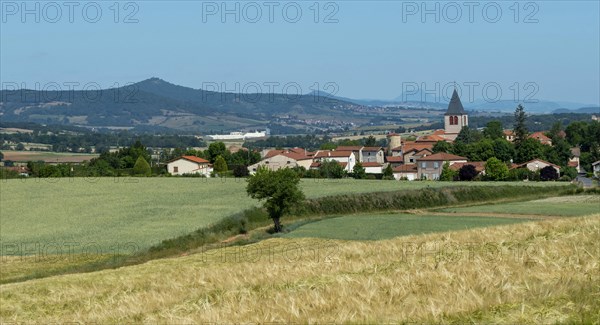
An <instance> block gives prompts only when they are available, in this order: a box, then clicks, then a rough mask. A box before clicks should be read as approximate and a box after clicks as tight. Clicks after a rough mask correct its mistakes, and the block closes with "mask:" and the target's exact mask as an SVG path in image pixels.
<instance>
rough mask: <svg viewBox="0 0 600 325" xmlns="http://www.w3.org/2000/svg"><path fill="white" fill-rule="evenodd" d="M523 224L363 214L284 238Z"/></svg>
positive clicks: (373, 236) (385, 235)
mask: <svg viewBox="0 0 600 325" xmlns="http://www.w3.org/2000/svg"><path fill="white" fill-rule="evenodd" d="M523 221H529V219H524V218H490V217H470V216H469V217H462V216H438V215H433V216H432V215H414V214H401V213H388V214H364V215H352V216H345V217H338V218H331V219H326V220H321V221H317V222H313V223H309V224H306V225H304V226H301V227H299V228H298V229H296V230H294V231H292V232H290V233H288V234H286V235H285V236H284V237H287V238H300V237H313V238H330V239H346V240H379V239H389V238H394V237H398V236H408V235H419V234H426V233H432V232H444V231H451V230H465V229H469V228H477V227H487V226H496V225H506V224H512V223H517V222H523Z"/></svg>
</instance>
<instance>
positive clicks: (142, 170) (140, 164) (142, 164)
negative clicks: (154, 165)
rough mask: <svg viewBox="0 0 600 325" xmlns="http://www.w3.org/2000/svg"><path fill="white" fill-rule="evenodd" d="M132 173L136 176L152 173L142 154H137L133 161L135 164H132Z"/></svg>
mask: <svg viewBox="0 0 600 325" xmlns="http://www.w3.org/2000/svg"><path fill="white" fill-rule="evenodd" d="M133 174H134V175H137V176H150V174H152V170H151V169H150V165H149V164H148V162H147V161H146V159H144V157H143V156H139V157H138V159H137V160H136V161H135V165H133Z"/></svg>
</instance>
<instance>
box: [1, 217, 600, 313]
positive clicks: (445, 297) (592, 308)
mask: <svg viewBox="0 0 600 325" xmlns="http://www.w3.org/2000/svg"><path fill="white" fill-rule="evenodd" d="M599 241H600V215H599V214H597V215H594V216H590V217H579V218H564V219H555V220H547V221H537V222H527V223H521V224H515V225H505V226H498V227H491V228H477V229H471V230H466V231H458V232H446V233H434V234H428V235H420V236H408V237H399V238H395V239H391V240H382V241H335V240H322V239H286V238H279V239H269V240H266V241H263V242H260V243H257V244H252V245H249V246H245V247H239V246H236V247H228V248H222V249H218V250H213V251H209V252H206V253H204V254H195V255H190V256H185V257H179V258H172V259H163V260H155V261H151V262H148V263H145V264H142V265H136V266H131V267H124V268H120V269H116V270H105V271H100V272H94V273H87V274H76V275H65V276H57V277H50V278H45V279H39V280H32V281H27V282H23V283H14V284H7V285H3V286H2V287H1V289H2V290H1V292H0V299H1V300H2V308H1V309H0V321H2V322H43V323H48V322H61V323H62V322H95V323H102V324H110V323H128V322H135V323H141V322H146V323H177V324H183V323H191V322H212V323H236V322H249V323H266V322H279V323H290V322H295V323H317V322H319V323H336V324H339V323H388V322H393V323H397V322H417V323H432V322H455V323H470V322H477V323H506V324H517V323H538V324H539V323H545V324H548V323H595V322H598V321H599V320H600V299H598V297H599V295H600V285H599V284H600V274H599V273H598V267H599V262H598V261H599V259H600V252H599V247H598V242H599Z"/></svg>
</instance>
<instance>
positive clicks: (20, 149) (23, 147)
mask: <svg viewBox="0 0 600 325" xmlns="http://www.w3.org/2000/svg"><path fill="white" fill-rule="evenodd" d="M15 149H16V150H19V151H22V150H25V146H24V145H23V144H22V143H21V142H19V143H17V146H16V147H15Z"/></svg>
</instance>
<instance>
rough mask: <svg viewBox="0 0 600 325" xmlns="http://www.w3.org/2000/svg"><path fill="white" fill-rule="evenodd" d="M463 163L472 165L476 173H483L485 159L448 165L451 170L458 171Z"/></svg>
mask: <svg viewBox="0 0 600 325" xmlns="http://www.w3.org/2000/svg"><path fill="white" fill-rule="evenodd" d="M465 165H473V167H475V171H476V172H477V174H482V175H485V161H467V162H457V163H454V164H452V165H451V166H450V169H451V170H455V171H458V170H460V169H461V168H462V167H463V166H465Z"/></svg>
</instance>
